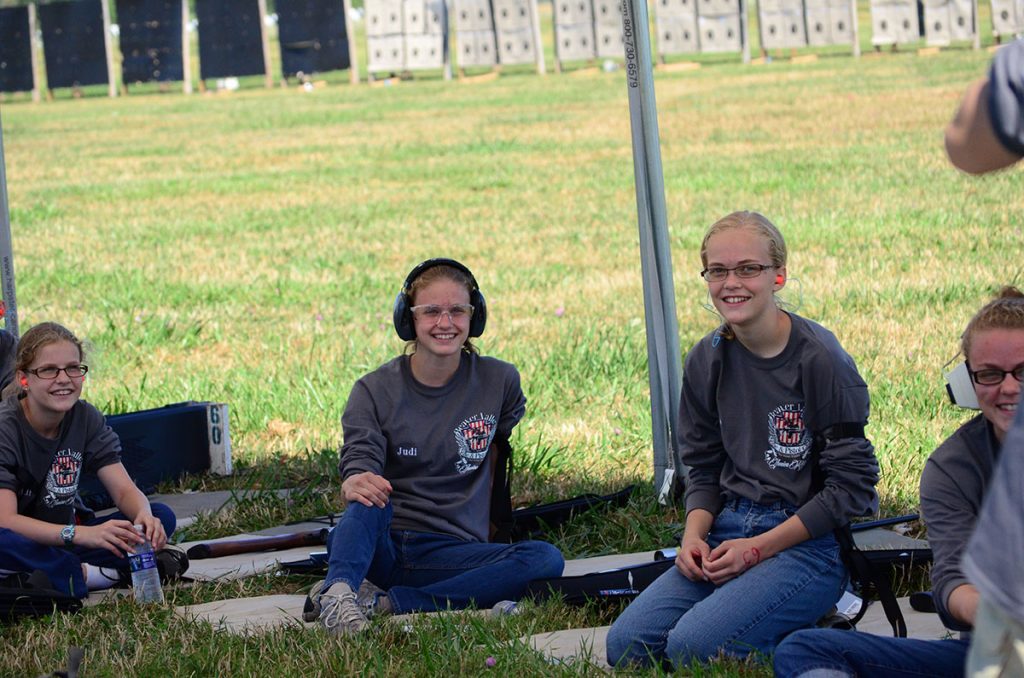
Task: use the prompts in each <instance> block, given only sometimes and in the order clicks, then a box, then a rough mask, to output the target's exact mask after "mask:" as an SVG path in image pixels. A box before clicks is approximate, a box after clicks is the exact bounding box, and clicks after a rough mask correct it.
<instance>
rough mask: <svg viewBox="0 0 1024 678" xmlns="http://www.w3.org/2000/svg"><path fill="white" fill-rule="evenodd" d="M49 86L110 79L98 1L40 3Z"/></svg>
mask: <svg viewBox="0 0 1024 678" xmlns="http://www.w3.org/2000/svg"><path fill="white" fill-rule="evenodd" d="M38 7H39V23H40V24H41V27H42V30H43V53H44V55H45V57H46V81H47V86H48V87H49V88H50V89H56V88H58V87H75V86H78V85H98V84H106V83H107V82H109V78H108V75H107V54H106V51H105V47H104V45H103V8H102V7H101V6H100V0H74V1H73V2H55V3H52V4H48V5H39V6H38Z"/></svg>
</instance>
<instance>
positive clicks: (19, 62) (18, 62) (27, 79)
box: [0, 7, 32, 92]
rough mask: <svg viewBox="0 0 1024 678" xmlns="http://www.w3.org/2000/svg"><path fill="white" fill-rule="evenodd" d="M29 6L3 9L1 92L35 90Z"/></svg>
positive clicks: (0, 15) (0, 16)
mask: <svg viewBox="0 0 1024 678" xmlns="http://www.w3.org/2000/svg"><path fill="white" fill-rule="evenodd" d="M30 38H31V36H29V34H28V7H11V8H7V9H0V92H27V91H29V90H31V89H32V41H31V39H30Z"/></svg>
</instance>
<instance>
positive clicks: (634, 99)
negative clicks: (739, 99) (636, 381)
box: [622, 0, 683, 503]
mask: <svg viewBox="0 0 1024 678" xmlns="http://www.w3.org/2000/svg"><path fill="white" fill-rule="evenodd" d="M622 28H623V31H622V32H623V42H624V46H625V56H626V86H627V90H628V92H629V118H630V125H631V128H632V138H633V173H634V178H635V181H636V203H637V222H638V226H639V230H640V264H641V271H642V275H643V285H644V312H645V317H646V327H647V361H648V372H649V378H650V386H651V427H652V437H653V442H654V485H655V490H656V491H657V492H658V493H659V499H660V500H661V501H662V502H663V503H664V502H666V501H667V500H668V498H669V495H670V493H671V490H672V489H673V487H674V485H675V484H676V483H677V482H680V481H682V477H676V473H677V472H682V470H683V469H682V467H681V466H679V465H678V464H677V460H676V459H675V455H676V449H677V445H676V432H675V421H676V416H677V415H678V412H679V392H680V389H681V387H682V376H681V373H682V367H681V364H680V351H679V324H678V321H677V319H676V302H675V287H674V285H673V281H672V255H671V250H670V248H669V239H668V224H667V219H666V210H665V184H664V178H663V175H662V169H661V147H660V143H659V137H658V112H657V105H656V103H655V100H654V68H653V64H652V61H651V37H650V20H649V19H648V15H647V4H646V0H623V2H622Z"/></svg>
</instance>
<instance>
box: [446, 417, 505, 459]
mask: <svg viewBox="0 0 1024 678" xmlns="http://www.w3.org/2000/svg"><path fill="white" fill-rule="evenodd" d="M497 427H498V421H497V419H496V418H495V416H494V415H493V414H484V413H483V412H481V413H480V414H474V415H473V416H472V417H469V418H467V419H464V420H463V421H462V423H461V424H459V425H458V426H456V427H455V431H454V433H455V442H456V443H457V444H458V446H459V460H458V461H457V462H455V470H457V471H458V472H459V473H469V472H470V471H475V470H476V469H478V468H480V464H482V463H483V461H484V457H486V456H487V450H488V449H490V447H491V441H492V440H494V432H495V431H496V430H497Z"/></svg>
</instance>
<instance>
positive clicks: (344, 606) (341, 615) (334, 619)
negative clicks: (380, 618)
mask: <svg viewBox="0 0 1024 678" xmlns="http://www.w3.org/2000/svg"><path fill="white" fill-rule="evenodd" d="M319 603H320V625H321V626H323V627H324V629H326V631H327V632H328V633H330V634H332V635H335V636H348V635H353V634H356V633H359V632H361V631H363V629H365V628H366V627H367V626H369V625H370V622H369V620H368V619H367V618H366V615H365V614H363V610H362V608H361V607H359V603H358V602H356V594H355V591H353V590H352V589H351V588H349V585H348V584H346V583H344V582H338V583H336V584H334V585H332V586H331V588H329V589H327V590H326V591H324V592H323V593H321V594H320V600H319Z"/></svg>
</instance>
